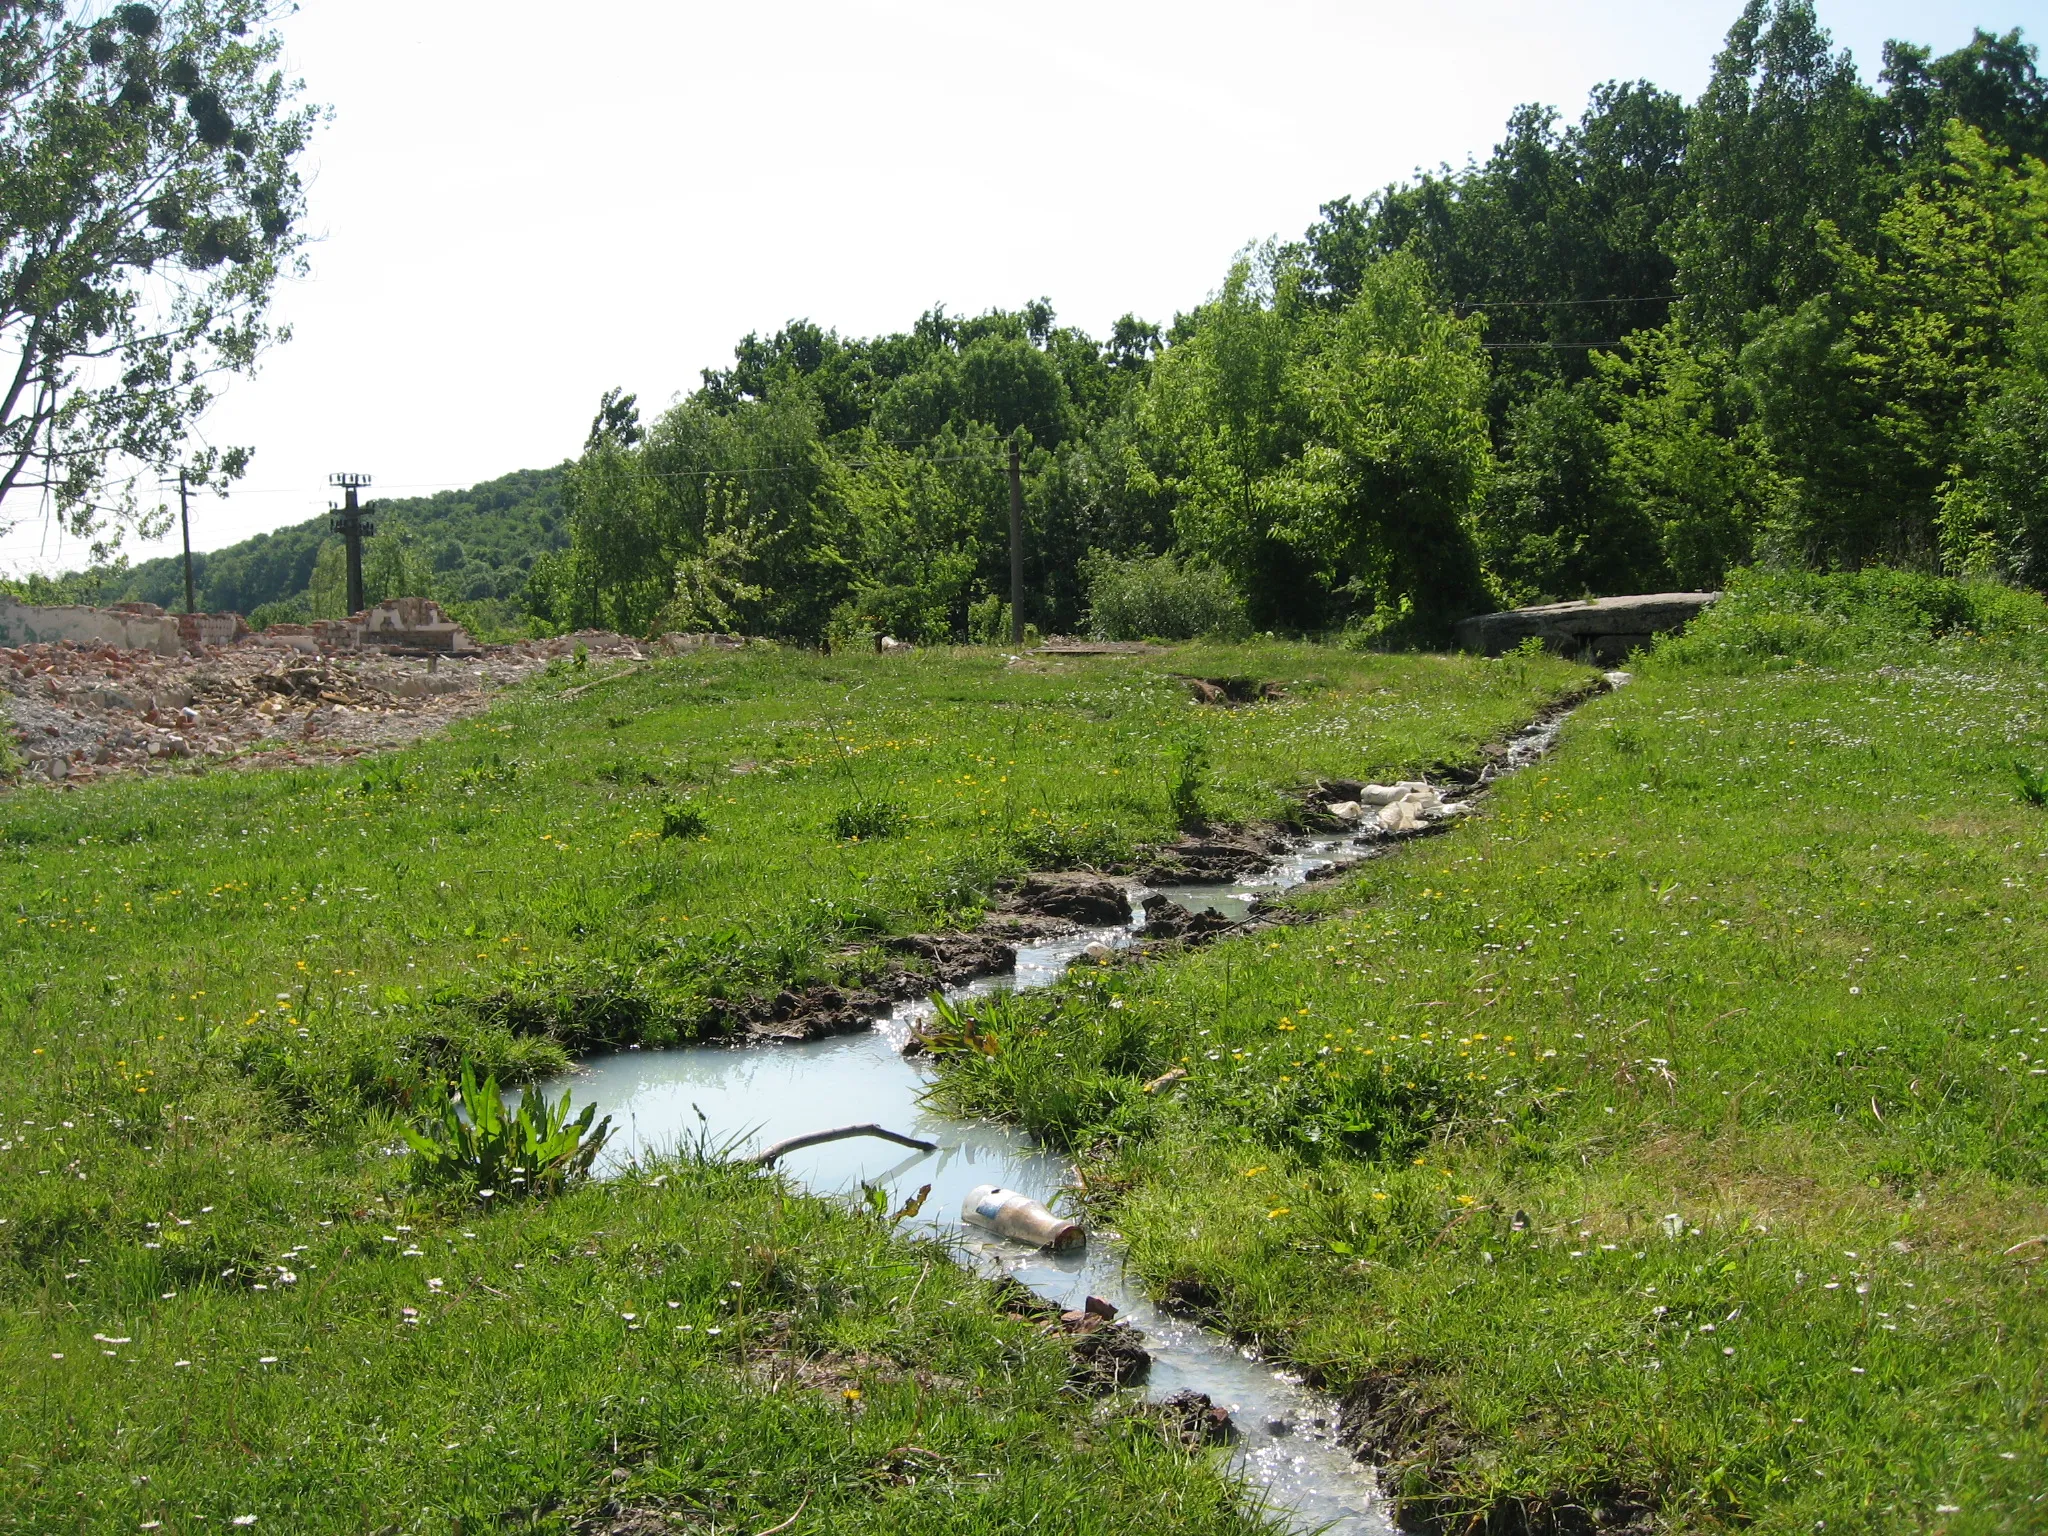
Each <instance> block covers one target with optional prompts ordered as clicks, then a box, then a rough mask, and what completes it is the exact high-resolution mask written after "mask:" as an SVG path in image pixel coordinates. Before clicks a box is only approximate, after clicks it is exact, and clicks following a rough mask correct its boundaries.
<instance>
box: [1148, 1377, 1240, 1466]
mask: <svg viewBox="0 0 2048 1536" xmlns="http://www.w3.org/2000/svg"><path fill="white" fill-rule="evenodd" d="M1155 1411H1156V1412H1157V1413H1158V1415H1159V1420H1160V1422H1161V1423H1162V1424H1163V1425H1165V1426H1166V1428H1167V1431H1168V1432H1169V1433H1170V1434H1172V1435H1173V1437H1174V1438H1175V1439H1176V1440H1178V1441H1179V1442H1180V1443H1181V1445H1182V1446H1184V1447H1185V1448H1186V1449H1188V1450H1190V1451H1198V1450H1200V1449H1201V1448H1202V1447H1204V1446H1208V1445H1228V1444H1230V1442H1231V1441H1233V1440H1235V1439H1236V1438H1237V1428H1236V1426H1235V1425H1233V1424H1232V1423H1231V1422H1230V1410H1229V1409H1228V1408H1224V1407H1220V1406H1218V1405H1217V1404H1216V1403H1213V1402H1211V1401H1210V1399H1209V1394H1208V1393H1206V1392H1197V1391H1195V1390H1194V1389H1193V1388H1192V1387H1185V1388H1182V1389H1181V1390H1180V1391H1178V1392H1176V1393H1174V1394H1173V1396H1171V1397H1169V1398H1167V1399H1166V1400H1165V1401H1164V1402H1161V1403H1159V1404H1157V1405H1156V1408H1155Z"/></svg>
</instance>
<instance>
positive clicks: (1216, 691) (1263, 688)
mask: <svg viewBox="0 0 2048 1536" xmlns="http://www.w3.org/2000/svg"><path fill="white" fill-rule="evenodd" d="M1180 681H1181V682H1183V683H1186V684H1187V685H1188V692H1190V693H1191V694H1193V695H1194V696H1195V702H1196V703H1197V704H1220V705H1226V706H1228V705H1233V704H1264V703H1269V702H1271V701H1273V700H1275V699H1284V698H1286V697H1287V690H1286V689H1285V688H1284V687H1282V686H1281V685H1280V684H1278V683H1265V682H1260V681H1259V680H1258V679H1257V678H1255V677H1182V678H1181V679H1180Z"/></svg>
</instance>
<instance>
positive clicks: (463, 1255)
mask: <svg viewBox="0 0 2048 1536" xmlns="http://www.w3.org/2000/svg"><path fill="white" fill-rule="evenodd" d="M1176 674H1196V675H1201V676H1212V677H1213V676H1243V677H1251V678H1255V679H1258V680H1265V681H1277V682H1280V683H1282V684H1284V685H1285V686H1286V689H1287V694H1288V697H1287V698H1286V699H1285V700H1283V701H1280V702H1276V703H1269V704H1262V705H1258V706H1256V707H1251V708H1246V709H1240V710H1224V709H1217V708H1208V707H1198V706H1196V705H1194V704H1193V703H1191V702H1190V698H1189V693H1188V689H1187V688H1186V686H1185V685H1184V684H1183V683H1182V682H1181V681H1179V680H1177V676H1176ZM1584 676H1585V674H1584V672H1583V671H1582V670H1581V669H1577V668H1572V667H1568V666H1566V665H1564V664H1562V663H1557V662H1550V661H1543V660H1537V661H1527V660H1509V661H1506V662H1495V663H1487V662H1480V661H1476V660H1470V659H1444V658H1431V657H1381V658H1370V657H1360V656H1354V655H1348V654H1345V653H1342V652H1336V651H1330V650H1322V649H1313V648H1305V647H1289V646H1284V645H1258V646H1250V647H1242V648H1233V649H1227V650H1202V649H1199V648H1189V649H1182V650H1178V651H1175V652H1172V653H1169V654H1164V655H1155V656H1150V657H1135V658H1102V659H1088V660H1074V661H1067V662H1057V663H1054V662H1048V663H1044V664H1040V665H1034V666H1026V667H1020V668H1009V667H1006V666H1005V665H1004V664H1003V662H1002V660H1001V659H1000V658H998V657H991V656H989V655H988V654H986V653H960V654H957V655H946V654H935V655H919V656H916V657H911V658H899V657H890V658H871V657H853V658H845V659H841V658H832V659H830V660H827V659H823V658H819V657H815V656H805V655H797V654H793V653H786V652H776V651H772V650H752V651H747V652H743V653H737V654H723V653H721V654H713V655H706V656H700V657H694V658H685V659H681V660H676V661H673V662H663V663H660V664H657V665H654V666H651V667H648V668H646V669H645V670H641V671H636V672H632V673H630V674H620V675H616V676H610V677H593V676H592V675H591V674H590V673H588V672H585V671H580V670H577V669H574V668H564V669H563V670H562V671H561V672H560V673H559V674H557V675H554V676H550V677H548V678H546V679H543V680H541V681H540V682H538V683H536V684H534V685H532V686H530V687H529V688H527V689H524V690H522V691H521V692H519V693H517V694H515V695H513V696H510V697H508V698H507V700H506V701H505V702H504V703H503V704H501V705H500V706H499V707H498V708H497V709H495V710H494V711H493V712H491V713H490V714H488V715H485V716H482V717H479V718H477V719H475V720H472V721H468V722H465V723H464V724H463V725H461V726H460V727H459V728H458V729H457V730H455V731H454V732H453V733H451V735H450V736H449V737H448V738H446V739H444V740H439V741H435V742H429V743H425V744H422V745H421V746H419V747H417V748H415V749H412V750H409V751H406V752H403V753H397V754H393V755H391V756H388V757H384V758H380V759H376V760H374V761H365V762H362V763H359V764H357V765H354V766H353V767H349V768H346V769H332V770H327V769H320V770H300V771H292V772H284V773H272V774H264V773H250V774H239V775H236V774H217V775H213V776H209V777H201V778H194V777H186V776H180V777H175V778H159V779H151V780H146V781H145V780H131V781H127V782H115V783H107V784H103V785H98V786H95V787H93V788H91V789H88V790H85V791H81V792H70V793H66V792H60V791H56V790H37V789H23V790H16V791H13V792H11V793H8V794H6V795H5V796H4V797H0V922H4V924H5V928H6V931H7V954H6V962H7V963H6V965H5V967H4V968H0V1370H4V1371H5V1373H6V1377H7V1380H8V1381H9V1383H10V1394H9V1401H10V1403H11V1404H12V1405H13V1406H14V1409H15V1411H13V1412H11V1413H8V1414H6V1415H4V1416H0V1530H18V1531H38V1532H41V1531H53V1530H94V1531H96V1530H131V1529H137V1528H153V1529H162V1530H165V1531H197V1530H218V1529H225V1528H229V1526H230V1523H231V1522H236V1521H242V1520H244V1519H245V1517H254V1523H255V1524H256V1525H257V1527H258V1528H259V1529H271V1530H281V1531H293V1532H300V1531H334V1532H342V1531H349V1532H356V1531H368V1530H384V1531H390V1532H399V1531H404V1532H434V1533H440V1532H454V1531H457V1530H468V1531H472V1532H474V1531H478V1530H487V1529H488V1530H497V1529H538V1530H567V1529H572V1528H575V1529H590V1530H620V1531H623V1530H627V1529H631V1528H632V1527H631V1526H630V1523H629V1522H628V1521H626V1520H625V1519H624V1518H623V1517H614V1516H613V1515H608V1514H606V1513H605V1511H607V1510H609V1509H615V1508H626V1509H638V1508H645V1507H653V1506H665V1507H670V1508H673V1509H674V1510H676V1511H680V1512H693V1513H694V1514H695V1516H696V1517H698V1519H699V1521H700V1523H703V1522H707V1521H708V1522H714V1523H715V1528H716V1529H718V1530H722V1531H727V1530H741V1531H748V1532H751V1531H756V1530H761V1529H764V1528H766V1527H768V1526H770V1525H774V1524H776V1523H777V1522H779V1521H782V1520H785V1519H787V1518H788V1517H789V1516H790V1515H791V1513H792V1512H793V1511H796V1510H797V1509H798V1508H799V1507H801V1508H802V1509H803V1511H804V1513H803V1519H802V1521H801V1523H800V1524H799V1525H797V1526H795V1527H792V1528H791V1529H792V1530H795V1531H799V1532H829V1531H846V1532H851V1531H855V1530H861V1531H867V1530H873V1529H877V1528H880V1527H883V1526H886V1527H887V1528H889V1529H892V1530H898V1529H900V1530H907V1531H927V1530H929V1531H939V1530H947V1531H962V1532H965V1531H987V1530H997V1529H1010V1528H1023V1527H1024V1526H1025V1525H1026V1524H1028V1523H1030V1522H1033V1521H1036V1522H1037V1523H1039V1524H1041V1525H1043V1526H1044V1527H1045V1528H1047V1529H1059V1530H1072V1531H1095V1530H1109V1529H1112V1528H1115V1529H1147V1530H1175V1531H1189V1532H1207V1531H1218V1532H1223V1531H1248V1530H1250V1529H1253V1528H1254V1523H1253V1521H1252V1518H1251V1517H1250V1516H1249V1515H1248V1514H1246V1513H1245V1512H1244V1511H1243V1510H1242V1509H1241V1508H1240V1507H1239V1504H1238V1501H1237V1496H1236V1494H1235V1492H1234V1490H1233V1489H1232V1488H1231V1487H1230V1485H1229V1484H1228V1483H1227V1482H1226V1481H1225V1480H1224V1479H1223V1478H1222V1477H1221V1476H1219V1475H1218V1473H1217V1472H1216V1470H1215V1469H1214V1468H1213V1467H1212V1466H1210V1465H1208V1464H1207V1463H1205V1462H1201V1461H1194V1462H1191V1461H1190V1460H1189V1458H1188V1457H1187V1456H1186V1454H1185V1453H1183V1452H1182V1451H1181V1450H1180V1449H1179V1448H1178V1447H1177V1446H1176V1445H1174V1444H1170V1443H1169V1440H1168V1438H1167V1437H1164V1436H1162V1435H1161V1434H1160V1433H1159V1432H1158V1430H1157V1428H1156V1427H1155V1426H1151V1425H1149V1424H1147V1423H1146V1422H1145V1421H1143V1420H1142V1419H1136V1420H1134V1419H1132V1418H1130V1417H1129V1416H1128V1415H1126V1414H1124V1413H1122V1412H1121V1411H1119V1412H1118V1413H1116V1414H1112V1415H1109V1416H1107V1417H1103V1416H1099V1415H1097V1414H1096V1413H1095V1412H1094V1411H1093V1410H1092V1408H1091V1407H1090V1405H1088V1404H1086V1403H1084V1402H1080V1401H1077V1400H1076V1399H1075V1398H1074V1397H1073V1396H1072V1394H1070V1393H1068V1392H1066V1391H1064V1390H1063V1383H1064V1373H1065V1356H1064V1351H1063V1350H1062V1349H1061V1348H1060V1347H1059V1346H1057V1345H1056V1344H1053V1343H1050V1342H1048V1341H1045V1340H1042V1339H1040V1338H1038V1337H1037V1336H1036V1335H1035V1334H1032V1333H1030V1332H1029V1331H1028V1330H1025V1329H1023V1328H1021V1327H1020V1326H1019V1325H1015V1324H1010V1323H1005V1322H1004V1321H1002V1320H1001V1319H1000V1318H999V1317H998V1316H997V1315H996V1314H995V1313H994V1311H993V1310H992V1308H991V1306H990V1304H989V1302H988V1300H987V1298H986V1297H984V1296H983V1295H982V1294H981V1293H980V1292H979V1291H978V1290H976V1289H974V1288H972V1287H970V1286H969V1285H968V1283H967V1282H966V1281H965V1280H964V1279H963V1278H962V1277H961V1276H960V1275H958V1274H957V1273H956V1272H955V1271H953V1270H952V1269H951V1268H950V1267H949V1266H947V1265H946V1264H944V1263H941V1262H939V1261H938V1257H937V1255H935V1254H933V1253H930V1252H925V1251H921V1250H918V1249H915V1248H913V1247H911V1246H909V1245H906V1244H903V1243H900V1242H895V1241H892V1240H890V1239H889V1238H888V1237H887V1234H886V1233H885V1232H884V1231H883V1230H882V1229H881V1228H880V1226H879V1225H878V1224H877V1223H875V1222H874V1221H873V1220H872V1219H870V1218H867V1217H864V1216H860V1215H856V1214H855V1213H852V1212H849V1211H844V1210H839V1209H835V1208H832V1207H828V1206H825V1205H821V1204H818V1203H816V1202H811V1201H807V1200H801V1199H798V1198H795V1197H793V1196H789V1195H787V1193H786V1192H785V1191H784V1190H783V1189H782V1187H781V1186H780V1185H779V1184H778V1183H777V1182H776V1181H774V1180H772V1179H770V1178H766V1177H763V1176H759V1175H754V1174H748V1173H741V1172H736V1171H732V1170H719V1169H708V1168H702V1167H690V1166H678V1167H676V1168H674V1169H671V1170H668V1177H667V1178H666V1179H665V1180H660V1181H657V1179H656V1177H655V1175H654V1173H653V1172H652V1171H650V1172H649V1174H648V1175H646V1176H645V1177H642V1178H640V1179H637V1180H634V1181H631V1182H621V1183H618V1184H615V1185H611V1186H608V1187H606V1188H602V1189H593V1190H585V1191H582V1192H579V1193H576V1194H573V1195H570V1196H567V1197H564V1198H562V1199H560V1200H557V1201H553V1202H550V1203H549V1204H547V1205H546V1206H544V1207H537V1208H521V1207H517V1206H514V1207H511V1208H508V1209H502V1210H496V1209H493V1210H476V1209H459V1208H451V1207H448V1206H446V1205H440V1204H436V1203H433V1202H430V1201H427V1200H425V1199H423V1198H421V1197H420V1196H418V1195H417V1194H415V1193H414V1192H412V1191H410V1190H409V1189H408V1187H407V1184H406V1181H405V1172H404V1169H405V1164H404V1161H403V1160H402V1159H401V1158H399V1157H396V1156H393V1155H391V1154H392V1152H393V1151H394V1149H395V1147H396V1145H397V1143H398V1140H399V1137H398V1127H399V1124H400V1122H401V1120H402V1118H403V1117H404V1116H405V1115H406V1114H407V1113H408V1106H409V1105H411V1104H412V1103H414V1102H415V1100H416V1096H417V1095H418V1093H419V1091H420V1090H421V1089H422V1088H423V1087H424V1086H425V1085H427V1084H428V1083H430V1082H432V1081H434V1080H437V1079H438V1078H440V1077H441V1076H443V1075H444V1074H445V1073H446V1071H447V1070H448V1069H449V1067H450V1066H451V1065H452V1064H453V1063H454V1062H455V1060H456V1059H457V1058H458V1057H462V1056H470V1057H473V1058H475V1059H478V1060H481V1061H483V1062H485V1063H487V1064H492V1065H496V1066H498V1067H499V1068H501V1069H503V1070H504V1071H505V1072H506V1073H507V1074H508V1076H513V1077H516V1076H521V1075H530V1074H535V1073H540V1072H546V1071H551V1070H553V1069H555V1068H556V1067H557V1066H559V1065H560V1064H561V1063H562V1062H563V1061H564V1060H565V1059H567V1056H568V1054H569V1053H570V1052H572V1051H573V1050H575V1049H577V1048H579V1047H581V1046H584V1045H587V1044H592V1043H600V1042H619V1041H626V1040H639V1041H646V1042H649V1043H661V1042H664V1041H671V1040H678V1039H686V1038H691V1037H694V1036H695V1035H697V1034H698V1033H700V1032H701V1031H703V1030H705V1029H706V1028H708V1027H711V1026H713V1025H714V1024H715V1021H716V1020H717V1019H718V1017H719V1013H718V1009H717V1006H716V1005H717V1003H718V1000H719V999H720V998H721V997H730V996H733V995H736V994H743V993H745V992H748V991H751V990H756V989H762V990H772V989H773V988H776V987H778V986H781V985H783V984H785V983H788V982H792V981H800V980H804V979H808V978H816V977H825V976H836V975H841V974H845V973H848V972H852V973H856V974H857V973H858V972H859V971H860V969H861V967H862V965H863V964H864V963H865V962H863V961H861V960H860V959H858V958H854V957H850V956H849V954H848V951H849V950H850V949H852V948H856V947H858V946H860V945H861V944H863V943H864V942H865V941H867V940H868V939H871V938H873V937H875V936H878V935H884V934H889V933H894V932H904V931H913V930H918V929H926V928H934V927H942V926H948V925H953V924H963V923H967V922H970V921H971V920H972V919H973V918H974V917H975V915H976V914H977V913H978V911H979V907H980V903H981V901H982V900H983V898H984V896H985V895H986V893H987V892H988V891H989V889H990V887H991V885H992V883H993V882H994V881H996V880H997V879H998V878H999V877H1001V876H1002V875H1004V874H1006V873H1010V872H1013V871H1016V870H1021V869H1024V868H1030V867H1049V866H1050V867H1056V866H1059V865H1066V864H1072V863H1074V862H1076V861H1080V860H1086V859H1090V858H1094V859H1102V858H1106V857H1111V856H1115V855H1118V854H1121V853H1123V852H1126V851H1128V850H1129V849H1130V848H1131V847H1132V846H1134V845H1135V844H1137V843H1139V842H1142V841H1144V840H1146V839H1152V838H1159V837H1164V836H1167V835H1170V833H1171V832H1172V830H1173V825H1172V817H1171V815H1170V814H1169V810H1168V790H1169V786H1170V784H1171V783H1172V782H1173V780H1174V779H1175V778H1176V777H1177V776H1181V775H1182V774H1183V769H1184V767H1185V765H1187V764H1188V763H1189V762H1190V760H1191V759H1190V750H1191V748H1193V749H1198V750H1196V752H1195V758H1194V760H1195V761H1201V760H1204V759H1205V760H1206V762H1207V763H1208V764H1209V765H1210V766H1209V767H1208V769H1207V770H1206V772H1204V773H1201V774H1199V775H1197V777H1198V778H1199V780H1200V787H1201V795H1202V797H1203V799H1204V801H1205V803H1206V805H1207V806H1208V808H1209V809H1210V810H1211V812H1212V813H1214V814H1216V815H1218V816H1220V817H1224V818H1230V819H1238V818H1245V817H1256V816H1264V815H1272V814H1275V813H1276V812H1279V811H1282V810H1284V809H1285V805H1286V802H1285V801H1284V800H1283V798H1282V797H1281V794H1280V792H1281V791H1282V790H1285V789H1287V788H1289V787H1292V786H1296V785H1299V784H1301V783H1304V782H1306V781H1309V780H1310V779H1312V778H1313V776H1314V775H1316V774H1318V773H1329V774H1335V773H1343V774H1347V775H1359V774H1368V775H1371V774H1379V775H1389V774H1395V773H1398V772H1413V771H1415V770H1417V769H1420V768H1426V767H1428V766H1430V765H1432V764H1435V763H1440V762H1445V761H1451V762H1459V761H1463V762H1469V761H1471V760H1473V758H1474V757H1475V755H1476V753H1477V750H1478V748H1479V746H1480V745H1481V744H1482V743H1484V742H1487V741H1489V740H1493V739H1496V738H1498V737H1499V736H1501V735H1502V734H1503V733H1505V732H1506V731H1507V730H1509V729H1510V728H1512V727H1513V726H1514V725H1516V724H1518V723H1520V722H1521V721H1523V720H1525V719H1526V718H1528V717H1529V716H1530V715H1531V714H1532V713H1533V712H1535V711H1536V710H1537V709H1538V708H1539V707H1540V706H1541V705H1542V703H1543V702H1544V701H1545V700H1547V699H1550V698H1552V697H1555V696H1557V695H1558V694H1560V693H1561V692H1563V691H1565V690H1567V689H1568V688H1570V687H1571V686H1573V685H1574V684H1575V683H1577V682H1579V681H1581V680H1582V679H1583V678H1584ZM628 1314H631V1315H630V1316H629V1315H628ZM849 1391H851V1392H853V1393H857V1394H858V1395H857V1396H848V1395H847V1394H848V1392H849ZM586 1520H590V1521H594V1522H595V1523H591V1524H587V1525H579V1524H578V1522H582V1521H586ZM150 1522H156V1524H154V1525H151V1524H150ZM705 1528H706V1529H710V1528H712V1525H709V1524H707V1525H706V1526H705Z"/></svg>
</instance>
